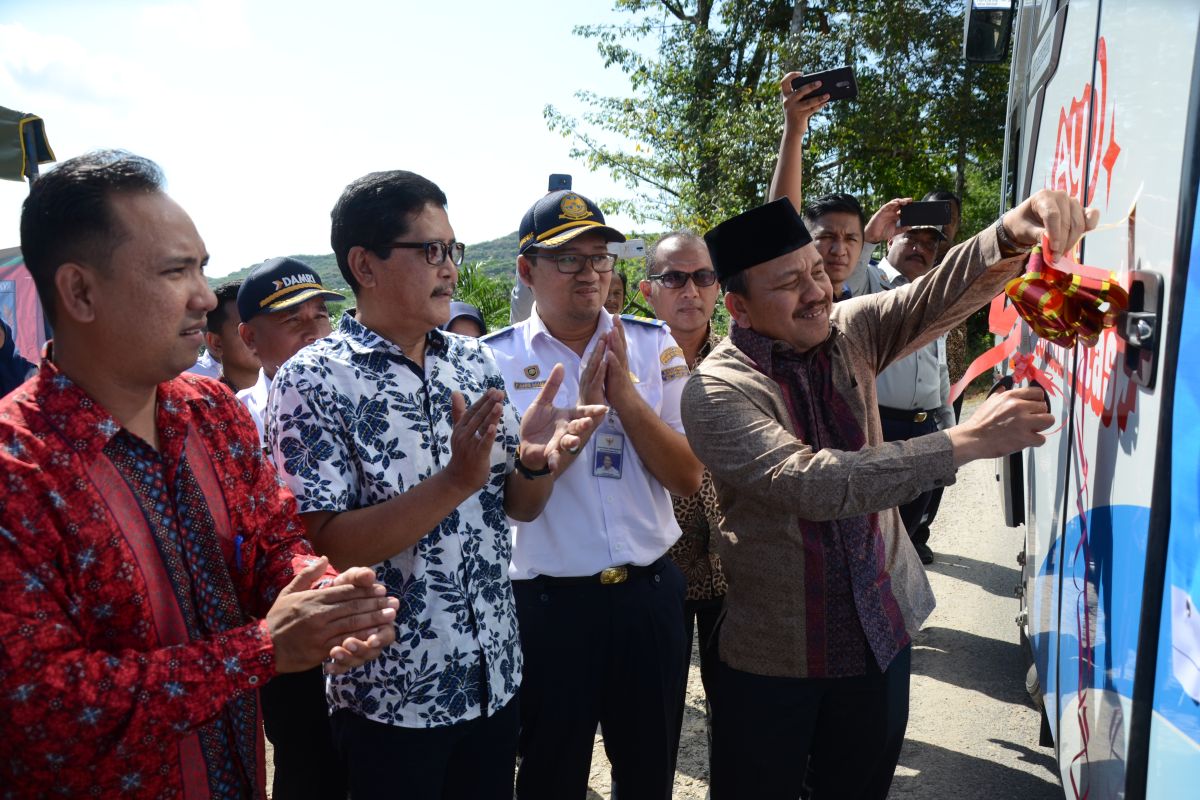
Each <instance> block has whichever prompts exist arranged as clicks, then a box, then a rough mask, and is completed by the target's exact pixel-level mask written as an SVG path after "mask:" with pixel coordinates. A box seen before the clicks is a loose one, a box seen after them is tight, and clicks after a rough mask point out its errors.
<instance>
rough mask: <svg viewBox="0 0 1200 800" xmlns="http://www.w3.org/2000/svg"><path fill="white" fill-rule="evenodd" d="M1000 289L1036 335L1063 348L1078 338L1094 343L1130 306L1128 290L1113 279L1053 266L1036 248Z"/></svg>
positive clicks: (1072, 344)
mask: <svg viewBox="0 0 1200 800" xmlns="http://www.w3.org/2000/svg"><path fill="white" fill-rule="evenodd" d="M1004 293H1005V294H1006V295H1008V297H1009V298H1010V299H1011V300H1012V302H1013V306H1015V307H1016V309H1017V313H1018V314H1020V315H1021V316H1022V317H1023V318H1024V320H1025V321H1026V322H1027V323H1029V327H1030V328H1032V329H1033V332H1034V333H1036V334H1037V335H1038V336H1040V337H1041V338H1043V339H1046V340H1047V341H1050V342H1053V343H1054V344H1057V345H1060V346H1061V347H1066V348H1072V347H1074V346H1075V344H1076V343H1077V342H1078V343H1080V344H1082V345H1084V346H1085V347H1094V346H1095V345H1096V342H1097V341H1099V339H1100V334H1101V333H1102V332H1103V331H1104V329H1105V328H1111V327H1113V326H1114V325H1116V324H1117V317H1118V316H1119V315H1120V313H1121V312H1122V311H1124V310H1125V309H1126V308H1128V307H1129V293H1128V292H1126V291H1125V289H1124V288H1122V287H1121V286H1119V285H1118V284H1117V283H1115V282H1113V281H1109V280H1102V279H1098V278H1085V277H1084V276H1082V275H1080V274H1078V273H1075V272H1064V271H1062V270H1058V269H1055V268H1054V267H1052V266H1050V265H1049V264H1047V263H1046V261H1045V260H1044V259H1043V258H1042V248H1040V247H1035V248H1033V252H1032V253H1030V254H1029V265H1028V267H1027V271H1026V272H1025V274H1024V275H1022V276H1021V277H1019V278H1013V279H1012V280H1011V281H1009V282H1008V285H1006V286H1005V287H1004Z"/></svg>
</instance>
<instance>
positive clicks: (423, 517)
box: [267, 171, 607, 800]
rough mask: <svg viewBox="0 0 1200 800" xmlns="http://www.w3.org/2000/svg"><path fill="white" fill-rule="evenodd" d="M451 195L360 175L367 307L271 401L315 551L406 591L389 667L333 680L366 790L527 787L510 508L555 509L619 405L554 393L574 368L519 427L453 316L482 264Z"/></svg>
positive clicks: (337, 215) (550, 385) (341, 237)
mask: <svg viewBox="0 0 1200 800" xmlns="http://www.w3.org/2000/svg"><path fill="white" fill-rule="evenodd" d="M445 206H446V197H445V195H444V194H443V193H442V191H441V190H440V189H439V188H438V187H437V186H435V185H434V184H433V183H431V182H430V181H428V180H426V179H425V178H422V177H421V176H419V175H415V174H413V173H411V172H401V171H392V172H377V173H372V174H370V175H367V176H364V177H363V178H360V179H359V180H357V181H355V182H354V183H352V184H350V185H349V186H348V187H346V190H345V192H344V193H343V194H342V197H341V199H339V200H338V203H337V205H336V207H335V208H334V210H333V233H332V243H333V250H334V253H335V255H336V256H337V260H338V266H339V268H340V269H341V272H342V275H343V277H345V279H346V281H347V283H349V284H350V287H351V289H352V290H353V291H354V295H355V300H356V301H357V306H358V310H357V312H356V314H355V316H353V317H352V316H350V315H349V314H347V315H344V316H343V317H342V320H341V324H340V326H339V328H338V330H336V331H335V332H334V333H333V334H332V335H331V336H329V337H328V338H326V339H322V340H321V341H319V342H317V343H315V344H313V345H312V346H310V347H308V348H306V349H305V350H304V351H302V352H301V353H299V354H298V355H297V356H296V357H294V358H292V359H291V360H290V361H288V362H287V363H286V364H284V365H283V367H281V368H280V370H279V372H278V373H277V374H276V376H275V381H274V384H273V386H272V393H271V399H270V401H269V404H268V407H267V440H268V443H269V446H270V449H271V450H272V452H273V454H274V458H275V461H276V464H277V466H278V468H279V471H280V474H281V476H282V478H283V480H284V482H285V483H287V485H288V486H289V487H291V489H292V491H294V492H295V493H296V497H297V501H298V502H299V505H300V511H301V517H302V519H303V520H304V523H305V525H306V527H307V529H308V534H309V538H310V539H311V540H312V542H313V545H314V547H315V548H316V549H317V551H318V552H320V553H322V554H324V555H327V556H328V557H329V558H330V560H331V561H332V562H333V563H334V564H349V563H365V564H372V565H374V568H375V571H376V574H377V575H378V576H379V579H380V580H381V581H382V582H383V583H385V584H386V585H387V587H388V591H389V592H390V593H392V594H393V595H395V596H397V597H399V599H400V611H399V613H398V614H397V617H396V629H397V630H396V642H395V644H394V646H391V647H388V648H386V649H385V650H384V652H383V654H382V655H381V656H380V658H379V660H378V662H377V666H376V667H375V668H372V669H361V670H353V671H351V672H348V673H347V674H345V675H342V676H337V677H336V678H334V679H332V680H331V681H330V682H329V688H328V700H329V704H330V706H331V708H332V725H333V731H334V741H335V745H336V746H337V748H338V749H339V751H340V752H341V754H342V756H343V758H344V759H345V760H346V763H347V766H348V768H349V774H350V776H351V778H350V783H351V787H350V788H351V793H352V795H353V796H354V797H355V798H369V797H384V796H386V797H394V796H397V794H403V795H404V796H407V797H435V798H470V799H471V800H477V799H479V798H493V797H494V798H503V799H504V800H509V798H511V797H512V787H513V768H514V760H515V755H516V746H517V733H518V725H519V715H518V709H517V702H518V700H517V694H518V691H517V690H518V687H519V686H520V684H521V671H522V658H521V647H520V640H519V638H518V635H517V620H516V612H515V609H514V605H513V594H512V587H511V585H510V584H509V579H508V563H509V560H510V558H511V550H512V547H511V543H510V539H509V528H508V523H507V521H506V519H505V515H506V514H507V515H508V516H510V517H512V518H513V519H519V520H532V519H534V518H535V517H536V516H537V515H538V514H540V513H541V511H542V509H543V507H544V506H545V504H546V501H547V500H548V499H549V497H550V490H551V487H552V486H553V483H554V476H555V475H556V474H557V472H559V471H561V470H563V469H565V468H566V466H567V465H568V464H569V463H571V462H572V461H573V460H574V455H573V453H574V452H578V451H579V450H580V448H582V446H583V444H584V443H585V441H586V440H587V438H588V436H589V435H590V433H591V431H592V429H593V427H594V425H595V421H596V420H599V419H602V418H603V416H604V414H605V413H607V407H605V406H603V405H591V406H577V407H572V408H556V407H554V405H553V399H554V396H555V394H556V393H557V391H558V387H559V385H560V384H561V382H562V372H563V370H562V367H561V366H556V367H555V368H554V370H552V372H551V374H550V375H549V376H548V380H547V381H546V384H545V386H544V388H543V391H542V392H541V393H540V394H539V395H538V398H537V400H536V401H535V402H534V404H533V405H532V406H530V407H529V408H528V409H527V410H526V412H525V414H524V419H523V420H520V421H519V420H518V417H517V414H516V412H515V411H514V409H513V406H512V404H511V403H510V402H509V400H508V398H507V396H506V394H505V392H504V380H503V378H502V377H501V374H500V370H499V368H498V367H497V366H496V362H495V360H494V359H493V357H492V354H491V351H490V350H489V349H488V348H487V347H486V346H483V345H481V344H480V343H479V342H478V341H477V340H475V339H472V338H470V337H466V336H459V335H457V334H452V333H447V332H444V331H440V330H438V326H439V325H443V324H445V323H446V322H447V321H448V320H449V318H450V300H451V297H452V296H453V294H454V289H455V284H456V282H457V280H458V265H459V264H461V263H462V258H463V246H462V245H461V244H459V243H458V242H457V241H455V238H454V230H453V228H452V227H451V226H450V221H449V218H448V217H447V215H446V209H445ZM592 379H595V376H594V375H593V376H592ZM397 781H399V784H398V783H397Z"/></svg>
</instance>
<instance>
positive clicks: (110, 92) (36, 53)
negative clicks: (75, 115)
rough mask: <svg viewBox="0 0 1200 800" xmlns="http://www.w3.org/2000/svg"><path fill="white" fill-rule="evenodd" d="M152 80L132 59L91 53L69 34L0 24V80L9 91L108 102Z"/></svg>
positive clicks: (124, 98)
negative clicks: (49, 32) (44, 32)
mask: <svg viewBox="0 0 1200 800" xmlns="http://www.w3.org/2000/svg"><path fill="white" fill-rule="evenodd" d="M152 83H154V78H153V76H152V75H149V74H147V73H146V72H145V71H144V70H141V69H139V68H138V67H137V66H136V65H135V64H134V63H132V62H129V61H125V60H123V59H121V58H118V57H115V56H112V55H98V54H95V53H91V52H89V51H88V50H87V48H85V47H84V46H83V45H82V44H81V43H80V42H78V41H76V40H74V39H71V38H70V37H67V36H63V35H60V34H42V33H35V32H33V31H31V30H29V29H28V28H26V27H25V26H23V25H21V24H8V25H4V24H0V86H3V87H4V89H5V94H6V95H7V96H8V97H20V96H27V97H33V96H36V97H39V98H43V99H45V98H54V99H56V100H63V101H67V102H71V103H87V104H98V105H111V104H114V103H128V102H131V101H133V100H134V99H135V98H136V97H138V96H139V95H142V94H144V92H146V91H148V90H150V88H151V87H150V84H152ZM23 110H24V109H23Z"/></svg>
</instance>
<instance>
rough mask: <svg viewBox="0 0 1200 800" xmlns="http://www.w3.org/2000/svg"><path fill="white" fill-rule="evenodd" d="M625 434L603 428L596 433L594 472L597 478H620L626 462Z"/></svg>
mask: <svg viewBox="0 0 1200 800" xmlns="http://www.w3.org/2000/svg"><path fill="white" fill-rule="evenodd" d="M624 455H625V435H624V434H621V433H616V432H615V431H608V430H602V431H598V432H597V433H596V450H595V455H594V457H593V461H592V474H593V475H595V476H596V477H597V478H618V479H619V478H620V477H621V469H622V466H623V464H624V460H625V459H624Z"/></svg>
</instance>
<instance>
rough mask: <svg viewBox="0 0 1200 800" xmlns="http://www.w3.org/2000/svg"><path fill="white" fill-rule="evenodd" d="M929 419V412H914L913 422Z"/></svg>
mask: <svg viewBox="0 0 1200 800" xmlns="http://www.w3.org/2000/svg"><path fill="white" fill-rule="evenodd" d="M927 419H929V414H928V413H927V412H925V411H918V412H917V413H916V414H913V422H924V421H925V420H927Z"/></svg>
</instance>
